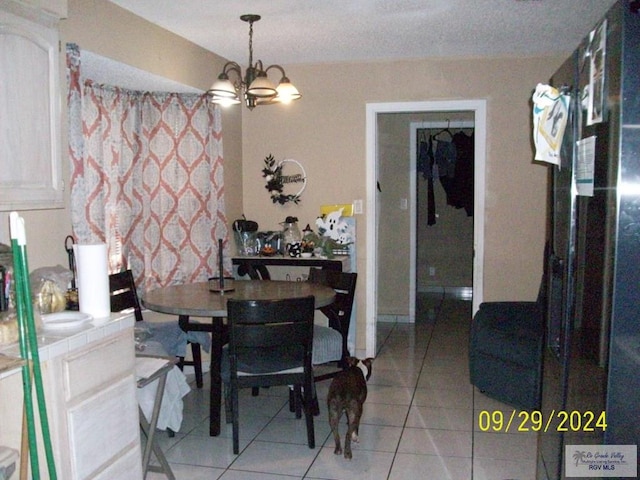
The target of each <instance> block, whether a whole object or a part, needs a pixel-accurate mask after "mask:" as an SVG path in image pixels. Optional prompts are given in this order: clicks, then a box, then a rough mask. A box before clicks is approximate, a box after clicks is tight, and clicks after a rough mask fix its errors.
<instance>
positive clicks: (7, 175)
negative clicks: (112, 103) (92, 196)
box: [0, 0, 64, 210]
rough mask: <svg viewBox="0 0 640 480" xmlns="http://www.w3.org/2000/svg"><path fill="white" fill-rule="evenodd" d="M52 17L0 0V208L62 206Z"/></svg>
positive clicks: (56, 55) (56, 45) (56, 60)
mask: <svg viewBox="0 0 640 480" xmlns="http://www.w3.org/2000/svg"><path fill="white" fill-rule="evenodd" d="M59 59H60V50H59V40H58V19H57V18H55V17H54V16H51V15H50V14H48V13H45V12H43V11H41V10H38V9H36V8H23V7H21V6H20V5H19V4H16V3H14V2H10V1H5V0H2V1H0V210H33V209H46V208H62V207H63V206H64V199H63V190H64V182H63V180H62V166H61V162H60V157H61V145H60V143H61V141H60V104H61V98H60V86H59V82H60V80H59V78H60V77H59Z"/></svg>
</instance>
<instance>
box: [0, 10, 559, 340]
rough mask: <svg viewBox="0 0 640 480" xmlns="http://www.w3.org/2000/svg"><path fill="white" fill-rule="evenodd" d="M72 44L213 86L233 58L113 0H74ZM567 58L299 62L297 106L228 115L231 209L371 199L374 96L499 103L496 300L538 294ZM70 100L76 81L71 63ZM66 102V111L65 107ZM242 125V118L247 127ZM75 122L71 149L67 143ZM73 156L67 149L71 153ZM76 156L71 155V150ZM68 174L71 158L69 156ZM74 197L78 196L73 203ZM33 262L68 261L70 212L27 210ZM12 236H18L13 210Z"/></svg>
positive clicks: (493, 244) (492, 294)
mask: <svg viewBox="0 0 640 480" xmlns="http://www.w3.org/2000/svg"><path fill="white" fill-rule="evenodd" d="M61 40H62V44H64V43H66V42H74V43H77V44H79V45H80V47H81V48H84V49H88V50H91V51H93V52H95V53H97V54H99V55H102V56H106V57H109V58H112V59H114V60H117V61H119V62H122V63H126V64H129V65H132V66H134V67H137V68H140V69H143V70H147V71H149V72H151V73H154V74H157V75H162V76H164V77H167V78H169V79H172V80H175V81H178V82H181V83H184V84H187V85H191V86H194V87H198V88H202V89H206V88H207V87H208V85H209V84H210V82H211V81H212V79H213V78H214V77H215V75H216V74H217V73H218V71H219V70H220V69H221V67H222V64H223V59H221V58H220V57H218V56H216V55H213V54H211V53H208V52H206V51H204V50H202V49H201V48H199V47H197V46H195V45H193V44H191V43H189V42H187V41H185V40H182V39H180V38H179V37H177V36H175V35H173V34H170V33H168V32H166V31H164V30H162V29H160V28H158V27H155V26H153V25H151V24H149V23H147V22H144V21H142V20H141V19H139V18H138V17H135V16H134V15H132V14H130V13H128V12H127V11H125V10H122V9H120V8H119V7H116V6H114V5H113V4H111V3H109V2H106V1H105V0H70V1H69V17H68V19H66V20H63V21H62V22H61ZM562 59H563V58H562V57H548V58H508V59H456V60H444V59H443V60H420V61H418V60H416V61H403V62H376V63H362V64H346V63H345V64H326V65H324V64H323V65H296V66H290V67H287V73H288V75H289V77H290V78H291V79H292V80H293V81H294V83H295V84H296V85H297V86H298V87H299V88H300V90H301V92H302V94H303V98H302V99H301V100H300V101H298V102H295V103H294V104H292V105H290V106H288V107H279V106H274V107H259V108H257V109H256V110H255V111H253V112H249V111H247V110H246V109H244V108H243V109H241V108H238V107H236V108H235V109H232V110H229V111H225V113H224V114H223V131H224V140H223V141H224V156H225V190H226V202H227V215H228V218H229V219H233V218H236V217H237V216H239V215H240V214H241V213H245V214H246V216H247V217H249V218H253V219H255V220H257V221H258V222H259V223H260V227H261V229H277V228H279V226H278V222H281V221H282V220H283V219H284V217H285V216H287V215H291V214H293V215H296V216H298V217H299V218H300V222H301V224H303V225H304V224H306V223H312V222H313V221H314V219H315V217H316V216H317V214H318V207H319V205H321V204H324V203H350V202H351V201H352V200H354V199H365V198H366V191H367V186H366V185H365V149H366V145H365V106H366V104H367V103H378V102H399V101H423V100H443V99H479V98H484V99H486V100H487V112H488V121H487V130H488V138H487V166H486V190H487V195H486V216H485V219H484V220H485V229H486V235H485V265H484V273H485V278H484V292H485V300H497V299H525V298H526V299H529V298H534V297H535V293H536V290H537V285H538V282H539V276H540V272H541V257H542V248H543V239H544V225H545V222H544V214H545V198H546V195H545V188H546V187H545V185H546V169H545V168H544V167H541V166H538V165H533V164H532V162H531V157H532V153H531V145H530V118H529V116H530V114H529V112H530V107H529V98H530V95H531V92H532V89H533V88H534V87H535V85H536V83H537V82H540V81H542V82H544V81H546V80H547V79H548V78H549V76H550V75H551V73H553V72H554V70H555V69H556V68H557V66H558V65H559V64H560V62H561V60H562ZM61 76H62V78H63V81H62V90H63V91H62V92H61V95H62V97H63V105H65V104H66V100H65V99H64V94H65V91H66V84H65V81H64V69H62V71H61ZM63 110H64V108H63ZM240 122H241V123H240ZM65 123H66V120H64V119H63V132H64V137H63V145H66V125H65ZM64 153H65V152H63V154H64ZM269 153H272V154H273V155H274V156H275V157H276V158H277V159H282V158H294V159H296V160H298V161H300V162H302V163H303V164H304V166H305V168H306V170H307V174H308V178H309V184H308V187H307V190H306V191H305V193H304V196H303V198H302V203H301V205H299V206H295V205H286V206H279V205H273V204H272V203H271V202H270V200H269V197H268V195H267V191H266V190H265V188H264V179H263V178H262V176H261V169H262V166H263V159H264V157H265V156H267V155H268V154H269ZM63 158H64V155H63ZM64 171H65V175H67V176H68V162H67V161H65V162H64ZM67 204H68V199H67ZM366 213H367V212H365V215H362V216H360V217H358V230H357V235H358V252H359V255H358V265H357V269H358V273H359V275H360V282H359V288H358V295H357V304H358V338H357V348H358V349H363V348H364V342H365V337H364V333H365V328H364V325H365V323H364V322H365V319H364V312H365V309H364V301H365V277H366V275H367V274H368V273H369V272H366V269H365V265H366V263H365V261H366V258H365V252H366V244H365V238H366V229H365V225H366ZM24 216H25V219H26V222H27V236H28V242H29V243H28V245H29V256H30V257H29V259H30V266H31V267H32V268H36V267H39V266H43V265H55V264H62V265H65V264H66V254H65V252H64V249H63V241H64V237H65V236H66V235H67V234H68V233H69V232H70V231H71V225H70V218H69V211H68V209H66V208H65V209H63V210H52V211H49V210H47V211H33V212H25V213H24ZM0 220H1V224H2V228H0V241H3V242H5V243H6V242H7V241H8V232H7V231H6V230H7V228H6V225H7V222H6V214H4V213H3V214H2V216H1V217H0Z"/></svg>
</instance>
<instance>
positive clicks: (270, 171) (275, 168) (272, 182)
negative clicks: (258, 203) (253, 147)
mask: <svg viewBox="0 0 640 480" xmlns="http://www.w3.org/2000/svg"><path fill="white" fill-rule="evenodd" d="M287 163H294V164H296V165H297V166H298V168H300V170H301V171H302V175H301V181H302V187H301V188H300V190H298V192H297V193H293V194H286V193H283V192H284V184H285V182H284V178H285V177H284V175H283V174H282V169H283V167H284V165H285V164H287ZM262 177H263V178H264V179H265V180H266V181H267V184H266V185H265V187H264V188H266V189H267V190H268V191H269V194H270V195H271V201H272V202H273V203H279V204H280V205H284V204H285V203H287V202H293V203H295V204H298V203H300V196H301V195H302V192H303V191H304V189H305V187H306V186H307V174H306V172H305V171H304V168H302V165H300V162H298V161H296V160H293V159H291V158H287V159H285V160H281V161H280V162H277V163H276V160H275V158H273V155H271V154H269V156H268V157H267V158H265V159H264V168H263V169H262Z"/></svg>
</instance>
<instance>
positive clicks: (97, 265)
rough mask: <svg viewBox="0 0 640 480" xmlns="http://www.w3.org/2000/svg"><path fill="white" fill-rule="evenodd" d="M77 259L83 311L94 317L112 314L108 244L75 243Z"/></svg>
mask: <svg viewBox="0 0 640 480" xmlns="http://www.w3.org/2000/svg"><path fill="white" fill-rule="evenodd" d="M73 252H74V254H75V260H76V270H77V276H78V278H77V286H78V303H79V306H80V311H81V312H82V313H88V314H89V315H91V316H93V317H94V318H103V317H108V316H109V315H110V314H111V300H110V298H109V270H108V267H107V245H106V244H104V243H97V244H93V245H80V244H77V245H74V246H73Z"/></svg>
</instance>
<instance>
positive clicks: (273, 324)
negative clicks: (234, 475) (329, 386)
mask: <svg viewBox="0 0 640 480" xmlns="http://www.w3.org/2000/svg"><path fill="white" fill-rule="evenodd" d="M314 303H315V299H314V297H313V296H308V297H301V298H290V299H283V300H234V299H229V301H228V302H227V314H228V317H227V321H228V325H229V344H228V345H227V346H225V347H224V349H223V353H222V368H221V374H222V381H223V382H224V386H225V414H226V419H227V423H232V424H233V427H232V428H233V453H234V454H238V453H239V450H240V448H239V426H238V423H239V402H238V393H239V390H240V389H241V388H249V387H251V388H253V387H271V386H275V385H293V390H294V392H295V393H294V396H295V398H294V400H295V405H296V408H295V412H296V417H297V418H300V417H301V416H302V410H304V416H305V419H306V426H307V443H308V445H309V448H315V434H314V425H313V412H312V411H311V403H312V394H313V393H312V392H313V367H312V365H311V361H312V355H313V316H314V314H313V312H314ZM302 392H304V398H303V393H302Z"/></svg>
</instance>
